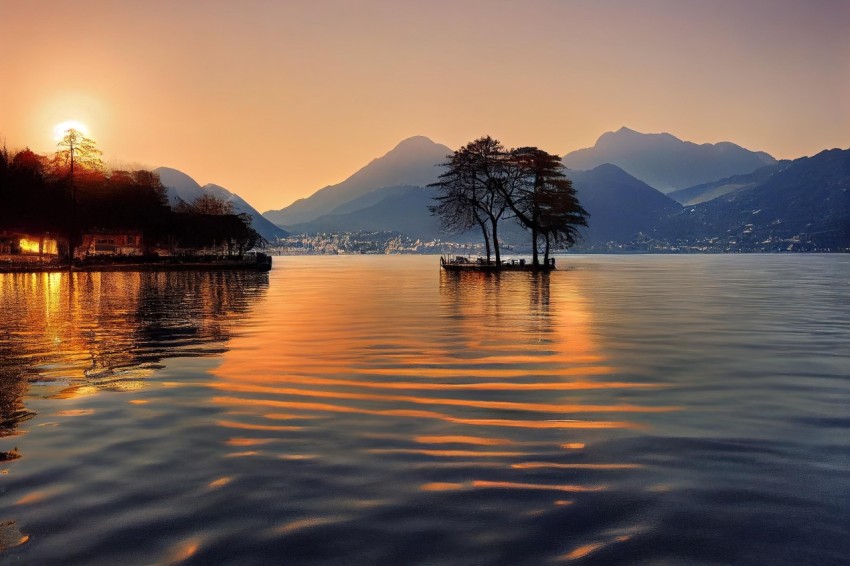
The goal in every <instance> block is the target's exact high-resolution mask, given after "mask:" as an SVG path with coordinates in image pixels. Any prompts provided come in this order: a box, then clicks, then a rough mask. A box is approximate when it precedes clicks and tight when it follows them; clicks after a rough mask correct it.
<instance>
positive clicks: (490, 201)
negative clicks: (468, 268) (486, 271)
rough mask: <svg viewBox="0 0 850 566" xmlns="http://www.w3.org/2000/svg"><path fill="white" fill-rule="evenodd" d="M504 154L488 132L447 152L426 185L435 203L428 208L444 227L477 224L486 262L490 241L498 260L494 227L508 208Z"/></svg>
mask: <svg viewBox="0 0 850 566" xmlns="http://www.w3.org/2000/svg"><path fill="white" fill-rule="evenodd" d="M506 155H507V154H506V152H505V148H504V147H503V146H502V144H501V143H499V141H498V140H494V139H493V138H491V137H490V136H485V137H482V138H479V139H477V140H475V141H472V142H469V143H468V144H466V146H464V147H463V148H461V149H459V150H457V151H455V152H454V153H453V154H452V155H450V156H448V161H447V162H446V163H444V166H445V168H446V171H445V172H444V173H443V174H442V175H440V178H439V180H438V181H437V182H436V183H432V184H431V185H429V186H430V187H434V188H436V189H437V196H436V197H435V198H434V200H436V201H437V204H436V205H434V206H431V207H430V211H431V213H432V214H435V215H438V216H439V217H440V221H441V224H442V226H443V227H444V228H446V229H447V230H450V231H455V232H459V231H463V230H468V229H469V228H471V227H473V226H475V225H476V224H477V225H478V226H479V227H480V228H481V233H482V235H483V236H484V244H485V246H486V248H487V263H490V257H491V254H490V247H491V245H492V248H493V253H494V255H495V259H496V264H499V263H500V262H501V251H500V246H499V230H498V227H499V221H500V220H501V219H502V217H503V216H504V214H505V211H506V210H507V209H508V203H507V200H506V198H505V197H506V195H510V193H511V189H510V187H511V186H512V183H511V169H510V163H509V162H508V161H507V160H506V159H505V157H506Z"/></svg>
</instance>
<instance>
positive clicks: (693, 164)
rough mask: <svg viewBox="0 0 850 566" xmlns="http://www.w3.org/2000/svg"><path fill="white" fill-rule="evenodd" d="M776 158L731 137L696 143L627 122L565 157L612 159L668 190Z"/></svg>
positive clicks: (567, 160) (584, 164)
mask: <svg viewBox="0 0 850 566" xmlns="http://www.w3.org/2000/svg"><path fill="white" fill-rule="evenodd" d="M775 162H776V160H775V159H774V158H773V157H771V156H770V155H769V154H767V153H765V152H757V151H750V150H748V149H745V148H743V147H741V146H739V145H736V144H734V143H731V142H719V143H715V144H710V143H706V144H695V143H693V142H688V141H682V140H680V139H679V138H677V137H675V136H673V135H671V134H667V133H661V134H643V133H640V132H636V131H634V130H630V129H629V128H626V127H623V128H620V129H619V130H617V131H616V132H606V133H604V134H602V135H601V136H600V137H599V139H598V140H597V141H596V144H595V145H594V146H593V147H589V148H584V149H579V150H576V151H573V152H570V153H568V154H567V155H565V156H564V158H563V163H564V165H565V166H566V167H568V168H570V169H578V170H590V169H593V168H594V167H598V166H599V165H603V164H605V163H611V164H613V165H616V166H618V167H620V168H621V169H623V170H624V171H626V172H627V173H629V174H630V175H632V176H633V177H636V178H638V179H640V180H641V181H643V182H645V183H646V184H648V185H650V186H651V187H654V188H656V189H658V190H659V191H661V192H663V193H669V192H672V191H674V190H678V189H685V188H688V187H693V186H695V185H699V184H702V183H709V182H712V181H716V180H718V179H723V178H726V177H731V176H732V175H740V174H745V173H751V172H753V171H755V170H756V169H759V168H760V167H763V166H765V165H770V164H772V163H775Z"/></svg>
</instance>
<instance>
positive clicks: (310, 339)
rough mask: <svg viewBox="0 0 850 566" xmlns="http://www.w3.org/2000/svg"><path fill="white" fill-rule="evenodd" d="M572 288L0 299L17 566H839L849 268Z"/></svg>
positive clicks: (681, 275)
mask: <svg viewBox="0 0 850 566" xmlns="http://www.w3.org/2000/svg"><path fill="white" fill-rule="evenodd" d="M560 264H561V265H562V266H563V267H564V268H563V269H561V270H559V271H556V272H553V273H550V274H530V273H509V274H502V275H501V276H499V275H492V274H476V273H464V274H448V273H441V272H440V271H439V270H438V268H437V261H436V260H435V258H427V257H426V258H422V257H392V258H388V257H339V258H316V257H305V258H284V259H282V260H281V261H280V262H277V263H276V267H275V269H274V270H273V271H272V272H271V273H270V274H267V275H258V274H233V273H230V274H187V273H178V274H168V275H165V274H163V275H156V274H142V275H137V274H103V275H97V274H90V275H88V274H87V275H75V276H73V279H72V280H71V281H69V280H68V279H67V277H68V276H67V275H62V276H59V277H58V281H56V282H55V283H57V284H56V285H54V281H53V280H52V279H51V277H57V276H45V275H39V276H14V277H20V279H16V280H11V279H4V277H6V276H0V290H2V292H3V294H2V298H0V303H2V305H0V306H2V307H3V311H2V312H3V313H7V312H9V313H14V314H12V315H9V316H7V315H5V314H4V318H3V322H2V323H3V326H2V329H3V330H2V332H3V335H4V336H9V337H10V338H9V340H4V341H3V346H2V347H3V348H4V351H3V358H2V359H3V361H2V366H0V367H2V368H3V372H4V374H3V382H4V384H6V383H8V384H9V385H10V387H9V389H8V390H5V389H4V392H3V394H2V395H3V397H2V403H3V405H2V411H3V415H4V418H6V417H8V423H7V424H6V425H4V426H6V431H7V434H11V436H7V437H6V438H0V442H2V444H0V450H3V451H6V452H9V453H11V452H12V448H13V447H17V449H18V450H16V451H15V455H14V459H11V457H10V459H8V460H7V461H5V462H3V463H0V468H2V469H3V470H4V471H5V472H6V473H5V474H4V475H3V476H2V479H0V481H2V482H3V485H4V489H5V491H3V492H2V494H0V509H2V508H6V509H8V511H6V512H3V513H0V540H2V539H3V529H4V527H3V526H2V525H4V524H6V525H8V527H6V531H7V536H6V538H7V539H8V540H10V541H13V542H14V543H15V544H9V545H8V546H9V548H8V549H7V550H5V551H3V554H0V559H3V558H4V555H6V556H9V557H10V560H13V561H14V560H20V561H22V562H24V563H38V564H112V563H116V562H119V561H121V562H125V563H130V564H136V563H138V564H149V563H186V564H219V563H222V564H269V563H292V564H299V563H309V564H340V563H353V564H375V563H381V564H407V563H417V564H418V563H433V564H470V563H480V564H540V563H555V564H557V563H574V562H575V563H582V562H586V561H591V562H600V563H612V564H616V563H635V562H639V563H640V562H657V563H682V562H687V563H694V562H702V563H757V562H762V563H801V562H816V563H820V564H829V563H836V564H837V563H841V561H842V560H843V559H844V557H845V556H846V555H847V553H848V552H850V547H848V542H847V539H846V537H845V536H844V533H845V531H846V528H845V527H846V517H847V516H848V509H847V503H846V499H842V497H841V496H840V494H842V493H847V492H848V488H850V485H848V480H847V477H850V474H848V472H850V462H848V458H847V454H848V453H850V451H849V450H848V444H850V440H848V435H847V434H846V432H847V427H848V416H847V410H846V407H847V406H848V401H850V385H848V382H847V379H846V376H847V369H848V355H849V354H847V353H846V352H845V350H844V349H843V347H842V345H844V344H846V343H847V341H848V338H850V327H848V325H847V320H848V318H850V317H848V311H849V310H850V306H848V305H847V304H846V301H845V299H846V291H847V285H848V284H850V269H848V268H847V267H846V266H845V265H844V264H841V263H839V262H837V261H836V260H835V258H834V257H829V256H826V257H820V256H807V257H766V256H754V257H752V258H734V257H687V258H686V257H663V258H659V257H610V256H609V257H575V258H572V257H571V258H568V259H566V258H565V259H563V260H561V261H560ZM63 278H64V279H63ZM842 285H843V287H842ZM696 289H699V292H698V293H697V292H696V291H695V290H696ZM7 352H8V355H6V354H7ZM4 387H5V385H4ZM84 394H87V395H84ZM28 411H32V412H34V413H36V415H35V416H32V415H31V413H28ZM27 416H30V417H31V418H29V420H24V419H26V418H27ZM842 433H843V434H842ZM17 456H19V457H17ZM10 522H11V523H10ZM24 537H27V538H26V540H25V541H24V542H21V541H23V540H24Z"/></svg>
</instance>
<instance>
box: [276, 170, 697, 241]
mask: <svg viewBox="0 0 850 566" xmlns="http://www.w3.org/2000/svg"><path fill="white" fill-rule="evenodd" d="M567 176H568V177H569V178H571V179H572V180H573V185H574V186H575V188H576V192H577V193H578V197H579V200H580V202H581V203H582V205H583V206H584V207H585V208H586V209H587V211H588V212H590V214H591V217H590V227H589V228H588V229H583V233H584V235H585V237H584V241H585V242H586V243H598V242H608V241H628V240H629V239H631V238H632V237H633V236H635V235H636V234H637V233H639V232H644V233H648V232H651V231H653V230H655V229H656V228H657V226H658V223H659V222H661V221H662V220H664V219H665V218H666V217H667V216H669V215H670V214H672V213H675V212H676V211H678V210H680V209H681V206H680V205H679V204H677V203H676V202H674V201H673V200H672V199H670V198H668V197H667V196H665V195H663V194H662V193H660V192H658V191H657V190H655V189H653V188H652V187H650V186H649V185H647V184H646V183H644V182H643V181H639V180H638V179H635V178H634V177H632V176H631V175H629V174H628V173H626V172H625V171H623V170H622V169H620V168H619V167H616V166H614V165H607V164H606V165H602V166H600V167H597V168H595V169H593V170H592V171H568V172H567ZM433 195H434V192H433V190H432V189H429V188H422V187H414V186H398V187H384V188H382V189H378V190H375V191H372V192H369V193H366V194H365V195H361V196H360V197H357V198H355V199H353V200H351V201H349V202H347V203H345V204H344V205H342V206H340V207H338V208H337V209H335V210H334V211H332V212H330V213H328V214H324V215H322V216H319V217H318V218H314V219H312V220H310V221H309V222H304V223H300V224H294V225H289V226H287V229H288V230H289V231H290V232H293V233H297V234H312V233H322V232H356V231H361V230H362V231H369V232H381V231H388V232H389V231H391V232H401V233H403V234H406V235H407V236H410V237H412V238H419V239H422V240H433V239H437V238H442V239H447V238H448V237H449V236H448V235H447V234H443V233H441V232H440V223H439V219H437V218H435V217H433V216H431V215H430V213H429V211H428V206H429V205H432V204H433V202H432V198H433ZM514 224H515V223H514V222H512V221H507V222H503V223H502V224H501V226H500V234H501V235H500V239H501V240H502V241H503V242H505V243H508V244H520V245H522V244H525V243H527V240H528V238H529V236H528V233H527V232H525V231H523V230H522V229H521V228H519V227H516V226H514ZM450 238H451V239H453V240H456V241H466V240H469V239H473V240H477V239H478V238H479V234H478V230H477V229H473V230H471V231H470V232H468V233H466V234H460V235H451V236H450Z"/></svg>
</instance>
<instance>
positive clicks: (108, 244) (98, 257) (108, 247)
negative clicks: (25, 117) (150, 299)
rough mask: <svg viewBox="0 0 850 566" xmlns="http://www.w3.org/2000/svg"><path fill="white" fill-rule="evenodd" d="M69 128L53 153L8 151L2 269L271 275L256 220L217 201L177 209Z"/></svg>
mask: <svg viewBox="0 0 850 566" xmlns="http://www.w3.org/2000/svg"><path fill="white" fill-rule="evenodd" d="M100 156H101V152H100V150H99V149H97V146H96V144H95V142H94V141H93V140H91V139H89V138H87V137H86V136H85V135H84V134H83V133H82V132H80V131H78V130H76V129H73V128H71V129H69V130H67V131H66V132H65V135H64V137H63V138H62V139H61V140H60V141H59V143H58V149H57V151H56V152H55V153H54V154H53V155H52V156H44V155H38V154H36V153H34V152H33V151H31V150H29V149H28V148H27V149H23V150H21V151H17V152H10V151H9V150H8V149H6V148H5V147H4V148H2V150H0V201H2V202H3V206H2V207H0V272H33V271H35V272H37V271H60V270H72V271H160V270H194V269H215V270H220V269H249V270H257V271H268V270H270V269H271V257H269V256H268V255H266V254H264V253H262V252H259V251H256V249H257V248H262V247H263V245H264V244H265V240H263V238H262V237H261V236H260V235H259V234H258V233H257V232H256V231H255V230H254V229H253V228H252V227H251V218H250V217H249V216H248V215H245V214H235V213H234V210H233V206H232V205H231V204H230V203H229V202H226V201H224V200H222V199H219V198H217V197H215V196H213V195H209V194H206V195H203V196H201V197H199V198H198V199H196V200H195V201H193V202H191V203H189V202H184V201H182V200H181V201H179V202H178V203H177V204H176V205H174V206H171V205H169V201H168V196H167V191H166V188H165V187H164V186H163V185H162V183H161V182H160V179H159V177H158V176H157V175H156V174H155V173H153V172H151V171H146V170H134V171H127V170H120V169H108V168H107V167H106V166H105V165H104V164H103V162H102V160H101V158H100Z"/></svg>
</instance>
